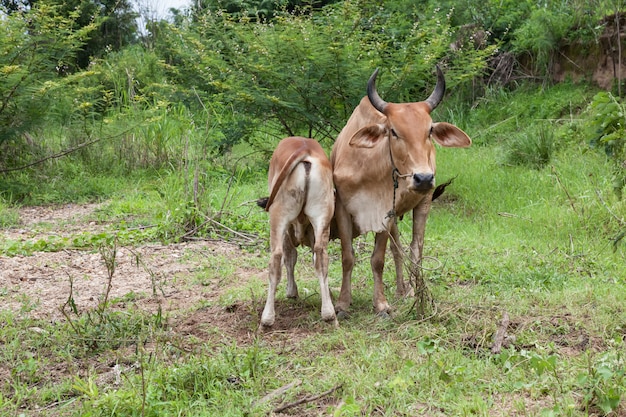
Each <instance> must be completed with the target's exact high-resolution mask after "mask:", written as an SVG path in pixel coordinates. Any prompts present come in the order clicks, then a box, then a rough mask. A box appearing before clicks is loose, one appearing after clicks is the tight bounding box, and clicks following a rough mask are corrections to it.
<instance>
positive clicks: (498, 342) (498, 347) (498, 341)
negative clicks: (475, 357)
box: [491, 311, 510, 354]
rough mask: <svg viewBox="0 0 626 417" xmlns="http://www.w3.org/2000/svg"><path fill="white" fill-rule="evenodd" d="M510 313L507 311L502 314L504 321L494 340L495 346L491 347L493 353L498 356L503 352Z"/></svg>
mask: <svg viewBox="0 0 626 417" xmlns="http://www.w3.org/2000/svg"><path fill="white" fill-rule="evenodd" d="M509 322H510V320H509V313H507V312H506V311H505V312H504V313H502V321H501V322H500V327H498V330H497V331H496V335H495V336H494V338H493V345H491V353H493V354H498V353H500V352H501V351H502V343H503V342H504V338H505V337H506V329H507V328H508V327H509Z"/></svg>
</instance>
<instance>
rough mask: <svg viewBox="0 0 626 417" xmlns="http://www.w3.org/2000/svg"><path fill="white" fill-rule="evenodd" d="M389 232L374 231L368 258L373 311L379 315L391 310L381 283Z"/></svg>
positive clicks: (383, 285)
mask: <svg viewBox="0 0 626 417" xmlns="http://www.w3.org/2000/svg"><path fill="white" fill-rule="evenodd" d="M388 240H389V234H388V233H387V232H381V233H376V238H375V240H374V253H373V254H372V258H371V260H370V262H371V265H372V274H373V275H374V311H375V312H376V313H377V314H380V315H387V314H388V313H389V311H390V310H391V309H390V307H389V304H388V303H387V299H386V298H385V284H384V283H383V270H384V269H385V250H386V249H387V241H388Z"/></svg>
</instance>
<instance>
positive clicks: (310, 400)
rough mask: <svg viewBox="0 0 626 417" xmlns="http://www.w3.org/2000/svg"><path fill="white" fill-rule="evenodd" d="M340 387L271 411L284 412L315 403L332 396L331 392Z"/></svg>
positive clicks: (337, 386)
mask: <svg viewBox="0 0 626 417" xmlns="http://www.w3.org/2000/svg"><path fill="white" fill-rule="evenodd" d="M342 386H343V384H339V385H336V386H334V387H332V388H331V389H329V390H328V391H324V392H322V393H321V394H318V395H311V396H308V397H304V398H302V399H300V400H298V401H294V402H292V403H289V404H285V405H281V406H280V407H278V408H275V409H274V410H272V411H273V412H274V413H280V412H281V411H285V410H286V409H288V408H292V407H296V406H298V405H300V404H306V403H310V402H313V401H317V400H319V399H320V398H323V397H326V396H327V395H330V394H332V393H333V392H335V391H337V390H338V389H339V388H341V387H342Z"/></svg>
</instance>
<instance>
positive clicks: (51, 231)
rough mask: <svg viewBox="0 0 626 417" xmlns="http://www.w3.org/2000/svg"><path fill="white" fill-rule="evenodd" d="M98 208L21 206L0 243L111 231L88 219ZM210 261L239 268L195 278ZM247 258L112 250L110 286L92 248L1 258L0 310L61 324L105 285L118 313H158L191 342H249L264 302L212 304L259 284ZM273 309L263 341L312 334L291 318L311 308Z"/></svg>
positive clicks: (186, 250)
mask: <svg viewBox="0 0 626 417" xmlns="http://www.w3.org/2000/svg"><path fill="white" fill-rule="evenodd" d="M98 207H99V206H98V205H97V204H85V205H76V204H71V205H64V206H58V207H26V208H22V209H21V210H20V212H19V215H20V226H19V227H17V228H12V229H4V230H0V239H11V240H24V241H25V240H31V241H37V240H41V239H47V238H49V237H50V236H52V235H55V236H64V237H67V236H71V235H72V234H74V233H79V232H80V233H85V232H94V233H99V232H102V231H103V230H105V229H107V228H108V229H109V230H110V229H111V225H107V224H103V223H101V222H97V221H94V220H93V219H95V218H96V216H95V215H94V212H95V210H97V209H98ZM108 256H109V257H110V256H111V255H110V254H109V255H108ZM216 256H228V257H229V258H230V259H232V264H233V265H241V267H236V269H235V273H234V274H233V275H232V276H221V277H219V279H213V280H208V281H207V280H203V279H194V277H197V276H200V277H201V276H202V273H203V270H206V269H207V268H211V264H212V258H215V257H216ZM250 256H260V255H259V254H254V253H253V254H251V253H249V252H244V251H242V250H241V249H240V248H239V247H238V246H237V245H235V244H231V243H228V242H224V241H208V240H207V241H194V242H186V243H177V244H169V245H161V244H146V245H141V246H136V247H118V248H117V250H116V254H115V269H114V271H113V275H112V278H111V279H110V280H109V277H110V275H109V273H110V272H109V270H108V269H107V266H106V263H105V258H106V256H104V255H103V254H102V253H101V252H99V251H97V250H61V251H58V252H36V253H33V254H32V255H30V256H23V255H20V256H14V257H7V256H0V290H1V292H2V297H1V299H2V304H1V306H0V308H1V309H10V310H13V311H20V312H22V313H23V314H24V315H28V316H30V317H32V318H36V319H44V320H50V321H52V322H54V321H59V320H65V317H64V314H63V312H62V309H65V311H66V313H67V312H69V310H70V308H69V305H68V304H67V302H68V299H69V298H70V295H71V297H72V298H73V300H74V302H75V304H76V306H77V307H78V309H79V311H85V310H89V309H94V308H96V307H97V306H98V303H99V302H100V301H101V300H102V298H103V296H104V294H105V293H106V290H107V285H108V283H109V281H110V282H111V288H110V291H109V296H108V297H109V298H108V299H109V300H114V301H116V303H117V306H118V307H122V308H123V306H124V303H125V300H128V301H129V302H130V301H132V302H133V303H135V305H136V306H137V307H139V308H140V309H143V310H146V311H149V312H155V311H156V310H157V309H158V308H161V310H162V312H163V314H164V315H166V317H167V318H168V320H170V324H171V325H172V329H173V331H175V332H179V333H180V334H181V335H183V336H193V337H194V340H196V341H207V340H209V339H211V338H220V339H221V343H228V342H227V341H226V340H224V338H226V339H231V340H233V341H237V342H239V343H249V342H250V341H252V340H253V339H254V337H256V330H257V326H258V319H259V317H260V312H261V308H262V307H263V305H262V302H261V301H263V300H253V299H251V298H253V297H247V299H246V300H242V301H237V302H235V303H234V304H233V305H230V306H226V307H221V306H216V304H217V303H216V302H217V301H218V300H219V298H220V297H221V296H222V295H223V294H224V292H225V291H227V290H229V289H230V288H232V286H234V285H236V286H241V285H243V284H245V283H246V282H248V281H250V280H262V281H263V282H264V281H265V279H266V271H265V270H264V269H258V268H254V267H250V266H249V264H250V263H249V262H246V259H245V258H246V257H250ZM202 306H208V307H202ZM276 310H277V311H276V312H277V321H276V324H275V325H274V328H273V331H272V332H269V333H265V334H264V337H265V338H267V339H268V341H270V342H271V341H272V340H273V339H274V338H275V339H277V341H280V340H284V338H285V337H289V338H292V339H293V338H294V337H296V338H300V337H306V336H307V335H308V333H309V332H310V331H315V330H316V329H315V328H308V329H307V328H305V327H304V326H299V325H298V323H301V322H302V320H298V317H305V316H308V314H309V310H310V305H308V306H306V305H303V304H302V303H293V302H287V301H285V302H281V301H280V300H278V301H277V305H276ZM286 316H288V318H287V317H286ZM313 327H315V326H313ZM209 328H210V329H209ZM285 332H286V333H288V336H286V335H285Z"/></svg>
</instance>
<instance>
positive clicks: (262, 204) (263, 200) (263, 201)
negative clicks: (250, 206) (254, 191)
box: [256, 197, 270, 209]
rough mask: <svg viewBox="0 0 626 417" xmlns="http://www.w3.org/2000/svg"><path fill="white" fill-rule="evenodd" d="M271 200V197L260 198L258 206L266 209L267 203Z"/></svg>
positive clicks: (257, 202)
mask: <svg viewBox="0 0 626 417" xmlns="http://www.w3.org/2000/svg"><path fill="white" fill-rule="evenodd" d="M269 200H270V198H269V197H263V198H259V199H258V200H257V201H256V205H257V206H259V207H261V208H263V209H264V208H265V207H267V202H268V201H269Z"/></svg>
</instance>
